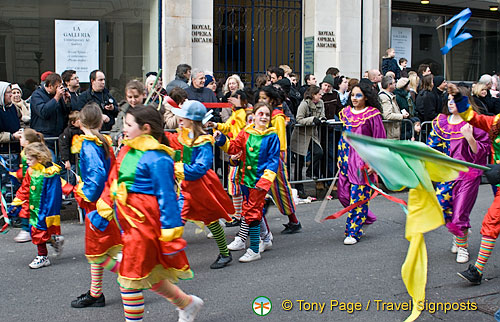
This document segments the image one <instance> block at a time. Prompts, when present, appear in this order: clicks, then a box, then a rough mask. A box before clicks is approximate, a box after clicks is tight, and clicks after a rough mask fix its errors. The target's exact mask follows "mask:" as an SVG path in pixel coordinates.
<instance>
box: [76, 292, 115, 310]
mask: <svg viewBox="0 0 500 322" xmlns="http://www.w3.org/2000/svg"><path fill="white" fill-rule="evenodd" d="M104 305H106V301H105V299H104V294H101V296H99V297H93V296H92V295H90V291H87V293H84V294H82V295H80V296H79V297H77V298H76V300H74V301H71V306H72V307H76V308H82V307H89V306H91V307H103V306H104Z"/></svg>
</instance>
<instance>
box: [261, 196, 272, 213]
mask: <svg viewBox="0 0 500 322" xmlns="http://www.w3.org/2000/svg"><path fill="white" fill-rule="evenodd" d="M270 205H271V198H266V200H265V202H264V208H262V216H265V215H266V214H267V211H268V210H269V206H270Z"/></svg>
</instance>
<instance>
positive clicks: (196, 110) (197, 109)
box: [172, 100, 207, 121]
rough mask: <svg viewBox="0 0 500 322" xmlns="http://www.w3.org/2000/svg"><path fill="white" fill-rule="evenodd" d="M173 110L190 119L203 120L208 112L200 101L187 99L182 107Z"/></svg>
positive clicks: (178, 114) (176, 113)
mask: <svg viewBox="0 0 500 322" xmlns="http://www.w3.org/2000/svg"><path fill="white" fill-rule="evenodd" d="M172 112H173V113H174V114H175V115H177V116H180V117H183V118H185V119H188V120H192V121H202V120H203V118H204V117H205V114H207V109H206V107H205V106H204V105H203V104H202V103H200V102H198V101H194V100H187V101H185V102H184V104H182V107H181V108H173V109H172Z"/></svg>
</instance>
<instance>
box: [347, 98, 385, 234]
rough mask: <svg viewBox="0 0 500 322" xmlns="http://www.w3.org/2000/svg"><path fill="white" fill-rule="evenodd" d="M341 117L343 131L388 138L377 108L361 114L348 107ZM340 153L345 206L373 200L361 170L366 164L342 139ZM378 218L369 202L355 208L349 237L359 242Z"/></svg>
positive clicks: (351, 213) (351, 215)
mask: <svg viewBox="0 0 500 322" xmlns="http://www.w3.org/2000/svg"><path fill="white" fill-rule="evenodd" d="M339 115H340V120H341V121H342V127H343V131H348V132H353V133H356V134H362V135H367V136H371V137H374V138H385V137H386V134H385V129H384V125H383V123H382V117H381V113H380V111H379V110H377V109H376V108H374V107H370V106H369V107H366V108H365V109H363V110H361V111H356V110H354V108H353V107H351V106H348V107H346V108H344V109H343V110H342V111H341V112H340V114H339ZM338 150H339V155H338V163H339V167H340V173H339V179H338V188H337V194H338V197H339V201H340V202H341V203H342V205H343V206H344V207H348V206H349V205H351V204H354V203H356V202H358V201H361V200H365V199H369V198H370V196H371V194H372V189H371V188H370V187H369V186H367V185H366V184H365V180H364V178H363V176H362V175H361V174H360V173H359V170H360V169H361V168H363V167H364V166H365V163H364V161H363V160H362V159H361V157H360V156H359V155H358V153H357V152H356V151H355V150H354V149H351V148H350V146H349V144H348V143H347V142H346V141H345V140H344V138H341V139H340V141H339V149H338ZM372 180H373V178H372ZM376 218H377V217H375V215H374V214H373V213H372V212H371V211H370V210H368V202H366V203H364V204H362V205H361V206H359V207H357V208H354V209H352V210H351V211H350V212H349V215H348V216H347V220H346V229H345V235H346V236H351V237H353V238H355V239H356V240H359V238H360V237H361V236H362V235H363V225H364V224H371V223H373V222H374V221H375V220H376Z"/></svg>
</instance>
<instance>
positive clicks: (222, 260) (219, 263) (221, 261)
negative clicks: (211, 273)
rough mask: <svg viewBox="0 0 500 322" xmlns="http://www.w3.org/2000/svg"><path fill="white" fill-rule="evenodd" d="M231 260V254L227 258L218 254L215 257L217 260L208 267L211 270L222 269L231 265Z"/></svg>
mask: <svg viewBox="0 0 500 322" xmlns="http://www.w3.org/2000/svg"><path fill="white" fill-rule="evenodd" d="M232 260H233V256H231V253H229V255H228V256H224V255H222V254H219V256H217V259H216V260H215V262H213V263H212V265H210V268H211V269H219V268H223V267H225V266H227V264H229V263H231V261H232Z"/></svg>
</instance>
